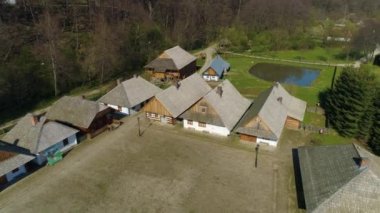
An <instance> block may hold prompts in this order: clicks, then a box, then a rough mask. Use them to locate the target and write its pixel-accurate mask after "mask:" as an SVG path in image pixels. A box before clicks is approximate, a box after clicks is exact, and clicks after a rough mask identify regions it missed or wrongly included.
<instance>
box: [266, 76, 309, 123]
mask: <svg viewBox="0 0 380 213" xmlns="http://www.w3.org/2000/svg"><path fill="white" fill-rule="evenodd" d="M272 92H273V95H275V96H277V97H278V98H279V97H282V105H283V106H284V107H285V108H286V110H287V112H288V116H289V117H292V118H295V119H297V120H299V121H303V118H304V116H305V111H306V106H307V104H306V102H305V101H303V100H301V99H298V98H296V97H294V96H292V95H290V94H289V93H288V92H287V91H286V90H285V89H284V87H282V85H281V84H280V83H275V85H274V86H273V90H272Z"/></svg>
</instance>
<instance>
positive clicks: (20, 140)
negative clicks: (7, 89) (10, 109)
mask: <svg viewBox="0 0 380 213" xmlns="http://www.w3.org/2000/svg"><path fill="white" fill-rule="evenodd" d="M32 119H33V115H32V114H27V115H25V116H24V117H23V118H22V119H20V121H19V122H18V123H17V124H16V126H14V127H13V128H12V129H11V130H10V131H9V132H8V133H7V134H6V135H5V136H4V137H3V138H2V139H1V143H2V144H1V145H2V146H1V147H0V149H1V150H5V151H8V152H9V151H12V153H19V154H16V155H13V156H11V157H9V158H6V159H3V161H1V162H0V176H2V175H4V174H6V173H8V172H10V171H12V170H13V169H15V168H18V167H19V166H21V165H24V164H25V163H27V162H29V161H31V160H33V159H34V158H35V157H34V156H33V155H32V154H37V153H39V152H41V151H44V150H45V149H47V148H49V147H51V146H53V145H54V144H56V143H58V142H60V141H62V140H64V139H65V138H68V137H70V136H72V135H75V134H76V133H77V132H78V130H75V129H73V128H70V127H67V126H64V125H62V124H59V123H57V122H54V121H49V122H46V119H45V118H44V117H42V118H40V120H39V121H38V123H36V125H33V124H32ZM5 146H6V147H5ZM24 150H27V151H28V152H29V153H30V155H29V154H26V152H25V151H24Z"/></svg>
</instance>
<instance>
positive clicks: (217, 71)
mask: <svg viewBox="0 0 380 213" xmlns="http://www.w3.org/2000/svg"><path fill="white" fill-rule="evenodd" d="M228 70H230V64H229V63H228V62H227V61H225V60H224V59H223V58H222V57H221V56H220V55H217V56H216V57H215V58H214V59H213V60H212V62H211V64H210V67H209V68H207V69H206V71H204V72H203V74H202V76H203V78H204V79H205V80H206V81H219V79H222V78H223V76H224V74H225V73H226V72H227V71H228Z"/></svg>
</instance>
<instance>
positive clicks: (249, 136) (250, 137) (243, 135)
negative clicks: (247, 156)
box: [240, 134, 257, 143]
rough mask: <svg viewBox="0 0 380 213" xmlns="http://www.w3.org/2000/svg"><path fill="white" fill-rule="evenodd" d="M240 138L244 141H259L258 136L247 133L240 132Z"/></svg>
mask: <svg viewBox="0 0 380 213" xmlns="http://www.w3.org/2000/svg"><path fill="white" fill-rule="evenodd" d="M240 140H242V141H249V142H255V143H256V141H257V137H256V136H251V135H245V134H240Z"/></svg>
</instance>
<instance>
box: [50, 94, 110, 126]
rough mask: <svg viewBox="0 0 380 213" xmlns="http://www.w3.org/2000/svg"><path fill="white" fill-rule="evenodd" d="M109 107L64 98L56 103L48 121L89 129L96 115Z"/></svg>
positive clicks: (87, 101) (80, 99)
mask: <svg viewBox="0 0 380 213" xmlns="http://www.w3.org/2000/svg"><path fill="white" fill-rule="evenodd" d="M106 109H107V107H105V106H104V105H102V104H100V103H98V102H95V101H89V100H86V99H84V98H82V97H69V96H64V97H62V98H60V99H59V100H58V101H56V102H55V103H54V104H53V105H52V106H51V107H50V109H49V111H48V112H47V114H46V117H47V119H49V120H55V121H60V122H63V123H67V124H71V125H73V126H76V127H81V128H88V127H90V125H91V123H92V122H93V121H94V119H95V117H96V115H97V114H98V113H99V112H101V111H103V110H106Z"/></svg>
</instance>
